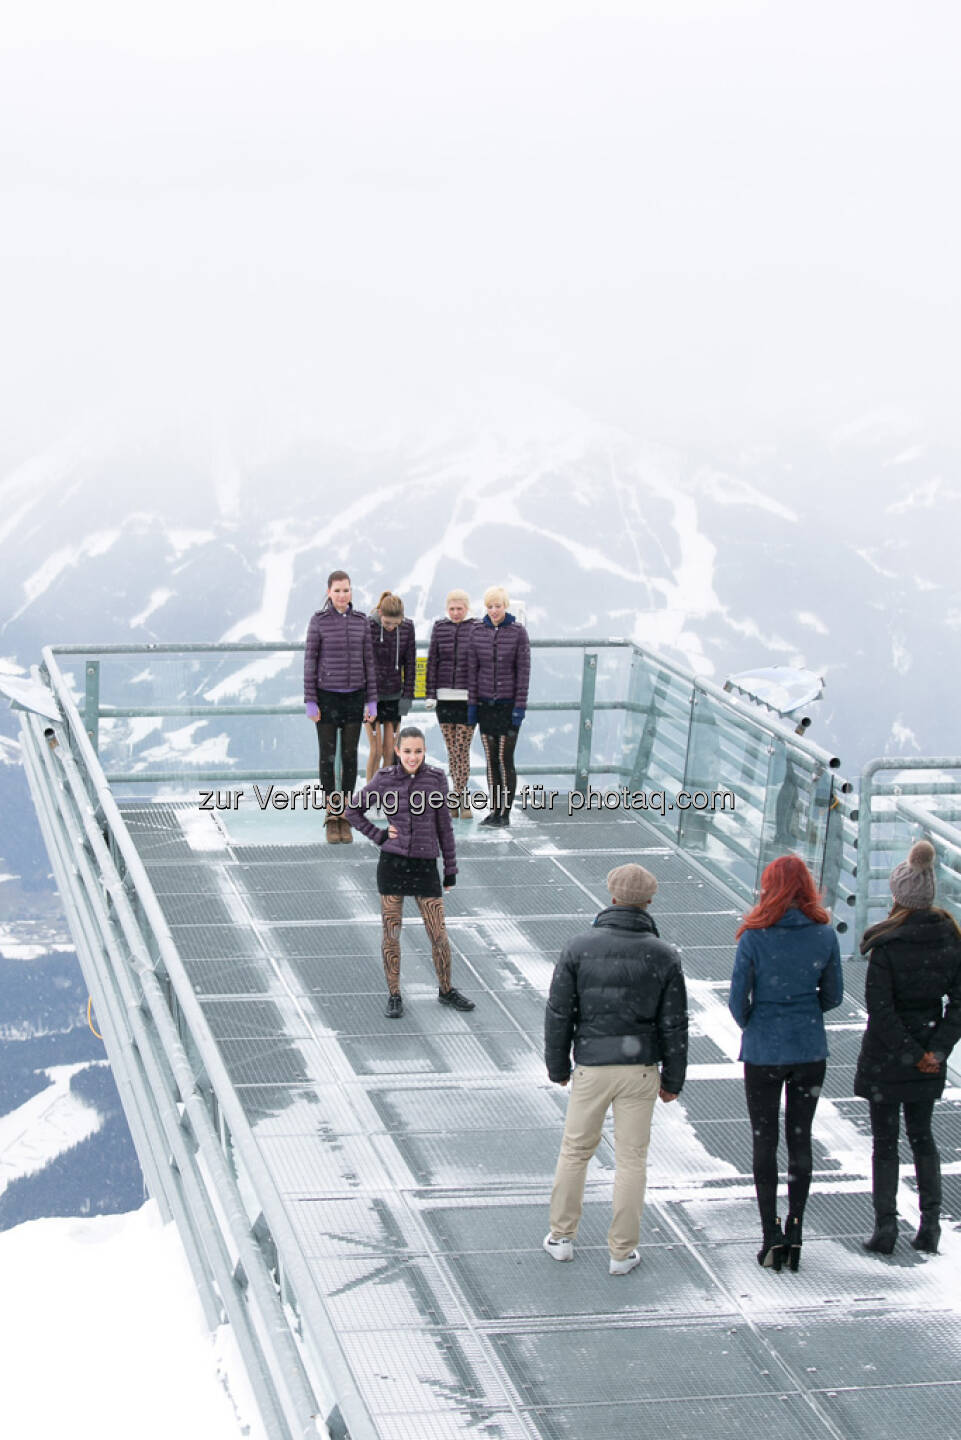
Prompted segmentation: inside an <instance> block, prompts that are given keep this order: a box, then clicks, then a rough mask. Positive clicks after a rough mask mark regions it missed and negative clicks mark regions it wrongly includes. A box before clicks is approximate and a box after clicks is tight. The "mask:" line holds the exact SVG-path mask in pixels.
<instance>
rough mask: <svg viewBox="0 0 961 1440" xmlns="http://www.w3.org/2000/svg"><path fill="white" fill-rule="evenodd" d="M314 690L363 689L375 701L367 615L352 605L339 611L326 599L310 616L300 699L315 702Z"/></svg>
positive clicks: (371, 701)
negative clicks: (301, 696)
mask: <svg viewBox="0 0 961 1440" xmlns="http://www.w3.org/2000/svg"><path fill="white" fill-rule="evenodd" d="M318 690H339V691H343V692H347V691H350V690H364V691H365V692H366V693H365V700H366V703H367V704H368V705H376V704H377V676H376V672H375V669H374V650H373V646H372V645H371V643H370V625H369V624H368V623H367V616H366V615H363V614H361V612H360V611H359V610H355V609H354V607H353V606H352V605H349V606H348V607H347V610H346V611H345V613H344V614H343V615H341V613H340V611H339V610H335V608H334V606H333V605H331V603H330V601H329V600H328V602H327V604H326V605H325V606H324V608H323V609H322V610H318V611H316V612H315V614H313V615H311V617H310V624H309V625H308V626H307V641H306V644H305V647H304V702H305V704H309V703H310V702H311V701H313V703H314V704H315V705H316V703H317V691H318Z"/></svg>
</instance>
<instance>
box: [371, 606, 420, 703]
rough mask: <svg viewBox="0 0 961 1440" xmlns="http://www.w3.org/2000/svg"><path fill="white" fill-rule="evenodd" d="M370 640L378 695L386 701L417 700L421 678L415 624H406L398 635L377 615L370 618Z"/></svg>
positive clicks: (397, 630) (402, 624) (403, 621)
mask: <svg viewBox="0 0 961 1440" xmlns="http://www.w3.org/2000/svg"><path fill="white" fill-rule="evenodd" d="M370 640H371V645H372V646H373V649H374V667H375V669H376V672H377V694H378V695H380V696H381V698H382V699H386V698H387V696H388V695H390V696H393V695H402V696H403V697H404V699H405V700H413V698H414V680H415V678H416V674H417V641H416V639H415V637H414V622H413V620H402V621H401V622H400V624H399V625H398V626H397V629H396V630H394V631H390V630H385V629H384V627H383V625H382V624H381V623H380V616H379V615H378V614H377V613H376V612H375V613H374V614H373V615H371V617H370Z"/></svg>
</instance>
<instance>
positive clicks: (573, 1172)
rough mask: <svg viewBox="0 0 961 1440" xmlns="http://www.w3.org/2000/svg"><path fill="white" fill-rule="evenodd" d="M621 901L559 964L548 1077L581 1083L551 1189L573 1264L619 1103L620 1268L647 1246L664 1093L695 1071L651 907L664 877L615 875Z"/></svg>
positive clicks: (681, 1003)
mask: <svg viewBox="0 0 961 1440" xmlns="http://www.w3.org/2000/svg"><path fill="white" fill-rule="evenodd" d="M607 888H608V890H609V891H610V895H611V901H612V903H611V905H610V906H609V907H608V908H607V909H606V910H602V911H601V913H600V914H599V915H598V917H597V919H596V920H595V921H594V928H593V929H592V930H590V931H588V933H587V934H586V935H582V936H579V937H578V938H577V939H576V940H571V941H570V942H569V944H567V945H566V946H565V947H564V950H563V952H562V954H561V958H560V960H559V961H558V962H557V966H556V967H555V970H554V977H553V979H552V981H551V989H550V995H549V997H548V1001H547V1015H546V1017H545V1022H544V1057H545V1060H546V1062H547V1073H548V1075H549V1076H550V1078H551V1079H552V1080H553V1081H554V1083H555V1084H556V1085H566V1084H567V1082H568V1080H570V1078H571V1042H572V1041H573V1044H574V1061H575V1069H574V1079H573V1083H572V1086H571V1097H570V1103H569V1104H568V1107H567V1121H566V1123H565V1126H564V1139H563V1141H562V1142H561V1153H560V1157H559V1159H558V1161H557V1171H556V1173H555V1175H554V1189H553V1192H552V1194H551V1228H550V1233H549V1234H548V1235H547V1236H545V1239H544V1249H545V1250H546V1251H547V1253H548V1255H550V1256H551V1257H552V1258H553V1259H555V1260H573V1258H574V1237H575V1236H576V1234H577V1226H578V1223H579V1221H580V1218H581V1209H582V1207H583V1202H584V1181H585V1178H586V1175H587V1166H588V1164H589V1162H590V1159H591V1156H592V1155H593V1154H594V1152H595V1150H596V1149H597V1147H598V1145H599V1144H600V1140H601V1129H602V1127H603V1124H604V1117H605V1115H606V1114H607V1111H608V1109H609V1108H611V1107H612V1106H613V1110H614V1146H615V1163H616V1170H615V1174H614V1218H613V1220H612V1222H611V1228H610V1230H609V1231H608V1235H607V1242H608V1247H609V1249H610V1252H611V1261H610V1273H611V1274H612V1275H626V1274H627V1273H628V1271H630V1270H633V1269H634V1266H635V1265H637V1264H638V1263H639V1261H640V1255H639V1254H638V1252H637V1248H636V1247H637V1242H638V1239H639V1237H640V1230H641V1212H642V1210H643V1208H644V1189H645V1185H646V1181H647V1147H648V1145H649V1143H650V1138H651V1117H652V1115H653V1113H654V1102H655V1101H656V1099H657V1097H658V1095H660V1097H661V1099H662V1100H664V1101H670V1100H674V1099H676V1098H677V1096H678V1095H679V1094H680V1091H681V1087H682V1086H683V1084H684V1072H685V1070H686V1068H687V992H686V989H685V985H684V975H683V972H682V970H681V962H680V959H679V957H678V954H677V951H676V950H674V949H673V947H672V946H670V945H668V944H666V943H665V941H663V940H661V939H659V938H658V933H657V926H656V925H655V924H654V921H653V920H652V919H651V917H650V915H649V914H648V913H647V907H648V905H649V904H650V902H651V900H652V899H653V898H654V894H655V892H656V890H657V881H656V880H655V878H654V876H653V875H652V874H651V873H650V871H648V870H645V869H644V868H643V866H641V865H619V866H618V867H617V869H615V870H612V871H611V872H610V873H609V874H608V877H607Z"/></svg>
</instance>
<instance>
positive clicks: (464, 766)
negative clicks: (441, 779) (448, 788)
mask: <svg viewBox="0 0 961 1440" xmlns="http://www.w3.org/2000/svg"><path fill="white" fill-rule="evenodd" d="M440 729H441V734H442V735H443V737H444V743H445V744H446V746H447V759H448V761H449V763H450V778H451V782H452V787H453V790H454V792H455V794H457V795H463V794H464V792H465V791H466V789H467V785H468V781H469V780H470V742H471V736H472V735H473V733H474V727H473V725H443V724H442V725H441V727H440Z"/></svg>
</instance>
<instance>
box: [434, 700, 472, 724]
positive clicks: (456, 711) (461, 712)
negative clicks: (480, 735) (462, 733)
mask: <svg viewBox="0 0 961 1440" xmlns="http://www.w3.org/2000/svg"><path fill="white" fill-rule="evenodd" d="M437 723H438V725H469V724H470V721H469V720H468V718H467V701H466V700H438V702H437Z"/></svg>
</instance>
